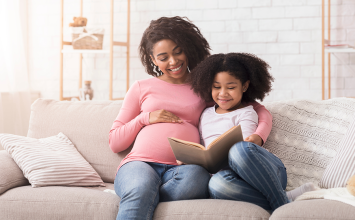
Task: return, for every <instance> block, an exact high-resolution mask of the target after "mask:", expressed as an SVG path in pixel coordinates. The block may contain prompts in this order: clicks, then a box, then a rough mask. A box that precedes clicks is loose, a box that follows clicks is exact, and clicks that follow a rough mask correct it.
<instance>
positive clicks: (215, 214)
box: [153, 199, 270, 220]
mask: <svg viewBox="0 0 355 220" xmlns="http://www.w3.org/2000/svg"><path fill="white" fill-rule="evenodd" d="M269 217H270V214H269V213H268V212H267V211H265V210H264V209H263V208H261V207H260V206H257V205H254V204H251V203H246V202H239V201H231V200H218V199H202V200H184V201H176V202H161V203H159V204H158V206H157V208H156V209H155V212H154V217H153V219H154V220H180V219H189V220H190V219H195V220H197V219H201V220H225V219H233V220H234V219H235V220H267V219H269Z"/></svg>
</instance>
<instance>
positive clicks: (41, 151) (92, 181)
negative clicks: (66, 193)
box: [0, 133, 105, 187]
mask: <svg viewBox="0 0 355 220" xmlns="http://www.w3.org/2000/svg"><path fill="white" fill-rule="evenodd" d="M0 142H1V144H2V146H3V147H4V148H5V150H6V151H7V152H8V153H9V154H10V155H11V157H12V158H13V159H14V161H15V162H16V164H17V165H18V166H19V168H20V169H21V170H22V172H23V174H24V176H25V177H26V178H27V179H28V181H29V182H30V183H31V185H32V187H40V186H105V185H104V183H103V181H102V179H101V178H100V176H99V175H98V174H97V173H96V171H95V170H94V169H93V168H92V167H91V165H90V164H89V163H88V162H87V161H86V160H85V159H84V158H83V157H82V156H81V154H80V153H79V152H78V151H77V149H76V148H75V147H74V145H73V144H72V142H71V141H70V140H69V139H68V138H67V136H65V135H64V134H63V133H59V134H58V135H56V136H51V137H48V138H41V139H35V138H30V137H23V136H18V135H13V134H0Z"/></svg>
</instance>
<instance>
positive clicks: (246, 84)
mask: <svg viewBox="0 0 355 220" xmlns="http://www.w3.org/2000/svg"><path fill="white" fill-rule="evenodd" d="M249 83H250V80H248V81H246V82H245V83H244V84H243V92H246V91H247V90H248V88H249Z"/></svg>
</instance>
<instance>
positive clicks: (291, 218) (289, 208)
mask: <svg viewBox="0 0 355 220" xmlns="http://www.w3.org/2000/svg"><path fill="white" fill-rule="evenodd" d="M354 216H355V207H353V206H351V205H348V204H345V203H342V202H338V201H332V200H327V199H314V200H303V201H296V202H292V203H289V204H286V205H284V206H281V207H280V208H278V209H276V210H275V211H274V212H273V213H272V215H271V218H270V220H303V219H312V220H334V219H337V220H341V219H344V220H345V219H354Z"/></svg>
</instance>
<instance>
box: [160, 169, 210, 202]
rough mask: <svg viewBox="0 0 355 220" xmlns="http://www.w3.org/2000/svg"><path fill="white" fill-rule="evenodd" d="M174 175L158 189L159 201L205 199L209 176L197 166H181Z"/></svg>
mask: <svg viewBox="0 0 355 220" xmlns="http://www.w3.org/2000/svg"><path fill="white" fill-rule="evenodd" d="M175 172H176V175H175V176H174V177H173V178H171V179H170V180H168V181H167V182H166V183H165V184H164V185H163V186H162V187H161V188H160V194H161V195H160V196H161V201H177V200H187V199H206V198H208V197H209V193H208V182H209V180H210V174H209V173H208V172H207V171H206V169H204V168H203V167H201V166H198V165H182V166H179V167H178V168H177V170H176V171H175Z"/></svg>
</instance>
